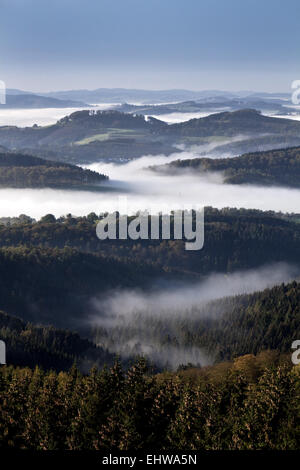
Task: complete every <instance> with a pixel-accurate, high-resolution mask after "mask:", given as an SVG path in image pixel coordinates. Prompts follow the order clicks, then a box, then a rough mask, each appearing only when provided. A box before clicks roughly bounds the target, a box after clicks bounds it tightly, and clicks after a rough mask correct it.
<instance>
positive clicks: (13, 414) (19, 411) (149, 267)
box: [0, 162, 300, 450]
mask: <svg viewBox="0 0 300 470" xmlns="http://www.w3.org/2000/svg"><path fill="white" fill-rule="evenodd" d="M29 163H30V162H29ZM101 217H103V214H100V215H96V214H94V213H91V214H89V215H88V216H86V217H77V218H76V217H73V216H72V215H71V214H69V215H67V216H65V217H60V218H58V219H56V218H55V217H54V216H53V215H52V214H48V215H46V216H44V217H43V218H42V219H41V220H40V221H38V222H36V221H35V220H33V219H31V218H30V217H27V216H25V215H23V216H20V217H19V218H5V219H2V220H1V221H0V222H2V225H0V240H1V247H0V273H1V283H0V309H1V310H3V312H1V313H0V338H1V339H3V340H5V342H6V344H7V350H8V364H9V365H8V366H1V368H0V398H1V400H0V414H1V420H0V446H1V447H2V448H3V449H21V448H22V449H31V450H33V449H43V450H53V449H70V450H76V449H78V450H80V449H84V450H88V449H91V450H105V449H110V450H113V449H115V450H133V449H141V450H143V449H151V448H158V449H162V450H166V449H178V450H188V449H190V450H193V449H197V450H200V449H206V450H209V449H211V450H217V449H219V450H220V449H222V450H224V449H249V450H250V449H252V450H253V449H295V448H297V446H298V442H299V416H298V414H299V396H300V394H299V387H300V382H299V370H298V369H299V367H293V366H292V363H291V359H290V355H291V349H290V348H291V343H292V342H293V341H294V340H295V339H297V337H298V336H299V334H300V330H299V325H300V317H299V315H300V311H299V305H300V302H299V300H300V299H299V298H300V287H299V286H300V284H299V283H298V282H291V283H289V284H286V285H284V284H282V285H280V286H277V287H273V288H271V289H267V290H265V291H263V292H257V293H254V294H249V295H242V296H236V297H226V298H224V299H220V300H215V301H212V302H209V303H206V304H199V305H198V306H197V305H195V306H194V307H192V308H191V309H181V310H179V309H176V308H174V309H173V312H172V316H171V317H170V316H167V317H166V316H165V317H164V316H163V315H161V316H160V315H159V314H158V315H157V313H159V312H156V315H151V312H149V313H150V314H147V315H143V314H142V313H141V312H139V311H138V309H137V311H136V313H135V315H134V316H133V317H132V318H131V321H127V322H123V323H122V322H120V323H119V324H116V323H115V322H114V318H113V317H111V318H110V316H109V315H110V313H109V311H107V312H106V319H107V320H108V324H105V323H103V324H94V323H91V322H90V317H89V315H90V314H91V313H93V305H92V304H91V299H92V298H94V297H95V296H97V299H98V302H99V304H98V307H99V305H100V307H99V311H100V312H101V306H102V304H101V302H102V301H103V299H104V297H105V295H106V294H107V293H110V292H115V291H116V292H121V291H122V289H136V288H137V287H139V288H140V289H141V290H143V291H147V289H148V288H149V286H151V284H152V283H153V282H156V281H157V280H158V279H159V280H160V281H161V282H165V281H169V280H171V281H172V282H174V281H177V280H181V279H184V280H186V281H188V282H191V283H193V282H194V281H196V280H201V279H203V278H205V276H207V275H208V274H210V273H212V272H221V273H222V272H223V273H230V272H235V271H236V270H243V269H249V268H251V267H253V268H257V267H260V266H261V265H263V264H267V263H274V262H276V261H283V262H288V263H292V264H294V265H296V266H297V265H298V266H299V260H300V251H299V249H300V248H299V247H300V244H299V238H300V224H299V214H290V215H288V214H281V213H274V212H261V211H258V210H245V209H239V210H238V209H228V208H227V209H223V210H217V209H213V208H207V209H206V215H205V217H206V233H205V236H206V240H205V245H204V248H203V250H200V251H199V252H194V253H192V254H191V253H189V252H187V251H185V249H184V241H180V240H172V239H171V240H169V241H167V240H149V241H148V240H140V241H138V242H133V241H132V240H123V241H122V242H121V241H120V240H115V241H114V240H107V241H100V240H99V239H98V238H97V237H96V224H97V222H98V220H99V219H100V218H101ZM103 306H104V308H105V303H103ZM4 312H6V313H4ZM146 313H147V312H146ZM109 322H110V323H109ZM51 325H53V326H51ZM75 331H78V332H79V334H78V333H75ZM137 334H138V338H139V342H140V343H142V342H143V340H144V339H145V338H146V339H147V341H148V342H150V343H151V344H152V345H153V347H155V348H156V350H157V352H158V353H159V352H160V351H166V350H168V349H167V348H168V347H171V348H172V347H174V348H175V349H176V350H177V349H178V350H179V349H180V348H198V349H199V350H201V351H204V352H205V354H206V355H209V356H210V357H211V362H212V363H214V365H211V366H204V365H203V364H201V363H195V362H194V363H191V364H187V362H186V361H185V362H183V363H182V365H181V366H180V365H179V367H178V369H177V370H176V368H174V367H172V368H170V367H168V364H166V365H163V364H162V363H161V362H159V361H158V362H155V361H153V360H152V358H151V361H152V362H151V364H150V366H149V367H148V366H146V363H145V359H140V361H139V362H136V360H137V357H138V356H141V349H140V348H139V344H138V342H136V341H131V340H132V339H134V338H136V337H137ZM122 344H127V345H130V344H131V348H129V347H128V348H127V352H126V354H125V355H123V356H122V354H121V357H120V361H121V362H122V364H123V367H124V370H122V368H121V366H120V364H119V362H116V363H115V365H113V366H112V364H113V362H114V356H115V354H116V353H118V351H119V352H120V351H121V353H122ZM144 355H145V354H143V356H144ZM146 356H147V355H146ZM132 361H135V362H134V365H133V366H132V367H130V365H129V364H130V362H132ZM228 361H229V362H228ZM74 362H76V363H77V365H78V368H77V367H76V366H75V365H74V366H73V367H72V368H71V369H70V367H71V365H72V364H73V363H74ZM104 364H107V365H108V367H110V368H107V367H104ZM35 365H38V366H39V367H36V368H34V366H35ZM93 365H96V366H98V368H99V369H100V370H99V371H97V370H96V369H95V368H94V369H91V367H92V366H93ZM201 366H202V367H201ZM20 367H21V368H20ZM90 369H91V370H90ZM165 369H168V370H165ZM169 369H173V372H171V371H170V370H169ZM68 370H69V371H68ZM89 370H90V372H89V373H87V372H88V371H89ZM174 370H175V371H174ZM187 424H188V425H187ZM157 429H160V432H159V433H157Z"/></svg>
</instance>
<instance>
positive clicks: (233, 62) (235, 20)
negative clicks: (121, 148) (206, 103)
mask: <svg viewBox="0 0 300 470" xmlns="http://www.w3.org/2000/svg"><path fill="white" fill-rule="evenodd" d="M299 19H300V2H299V0H285V1H284V2H283V1H282V0H263V1H262V0H243V1H241V0H51V1H49V0H0V22H1V23H0V80H4V81H5V82H6V86H7V87H8V88H20V89H24V90H34V91H44V92H45V91H54V90H67V89H82V88H87V89H95V88H102V87H104V88H114V87H123V88H144V89H171V88H185V89H192V90H203V89H221V90H254V91H270V92H276V91H283V92H288V91H289V90H290V86H291V82H292V81H293V80H296V79H300V46H299V45H300V28H299Z"/></svg>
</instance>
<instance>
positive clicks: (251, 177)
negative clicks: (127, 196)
mask: <svg viewBox="0 0 300 470" xmlns="http://www.w3.org/2000/svg"><path fill="white" fill-rule="evenodd" d="M153 169H154V170H157V171H167V172H169V173H171V174H172V173H178V172H180V171H182V170H192V171H193V174H194V172H195V171H196V172H197V173H199V174H200V175H201V174H205V173H208V172H214V173H215V172H221V173H222V175H223V177H224V183H229V184H243V183H244V184H245V183H247V184H249V183H250V184H261V185H280V186H291V187H296V188H299V187H300V147H292V148H287V149H277V150H269V151H265V152H256V153H247V154H245V155H241V156H239V157H235V158H217V159H213V158H194V159H187V160H176V161H173V162H171V163H169V164H167V165H163V166H158V167H154V168H153Z"/></svg>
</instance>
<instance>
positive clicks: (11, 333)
mask: <svg viewBox="0 0 300 470" xmlns="http://www.w3.org/2000/svg"><path fill="white" fill-rule="evenodd" d="M0 338H1V340H2V341H5V344H6V362H7V364H10V365H15V366H28V367H31V368H34V367H35V366H37V365H38V366H40V367H43V368H44V369H46V370H48V369H55V370H57V371H61V370H68V369H70V367H71V366H72V365H73V364H74V363H77V364H78V367H80V369H81V370H83V371H88V370H89V369H90V368H91V367H92V366H94V365H97V366H98V367H102V366H104V365H105V364H111V363H112V362H113V360H114V356H112V355H111V354H109V353H108V351H106V350H104V349H103V348H101V347H96V346H95V344H94V343H92V342H91V341H88V340H87V339H83V338H81V337H80V336H79V335H78V334H77V333H74V332H72V331H67V330H62V329H57V328H53V327H51V326H43V325H37V324H35V325H34V324H32V323H25V322H24V321H23V320H21V319H20V318H17V317H14V316H11V315H8V314H7V313H5V312H0Z"/></svg>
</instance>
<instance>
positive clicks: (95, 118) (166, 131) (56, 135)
mask: <svg viewBox="0 0 300 470" xmlns="http://www.w3.org/2000/svg"><path fill="white" fill-rule="evenodd" d="M266 135H268V136H269V138H270V139H272V138H274V137H275V138H277V139H278V138H281V139H282V141H285V142H286V145H288V142H289V140H288V139H289V138H290V139H292V140H293V139H295V138H299V135H300V122H297V121H293V120H288V119H277V118H271V117H267V116H263V115H261V114H260V113H259V112H258V111H255V110H251V109H248V110H239V111H234V112H224V113H219V114H213V115H210V116H208V117H205V118H200V119H191V120H189V121H186V122H182V123H179V124H172V125H167V124H166V123H164V122H163V121H160V120H158V119H154V118H151V117H150V118H148V119H147V120H146V119H145V117H144V116H140V115H135V114H126V113H121V112H119V111H115V110H114V111H98V112H95V111H77V112H75V113H72V114H71V115H70V116H66V117H64V118H63V119H61V120H59V121H58V122H57V123H56V124H54V125H51V126H46V127H39V126H33V127H28V128H18V127H14V126H3V127H1V128H0V145H2V146H5V147H7V148H9V149H18V150H20V149H22V150H23V149H27V152H29V153H34V154H36V155H39V156H41V157H45V158H48V159H54V160H55V159H56V160H63V161H67V162H68V161H69V162H74V163H79V162H80V163H83V162H86V163H87V162H92V161H97V160H100V159H103V158H104V159H105V158H109V159H114V158H134V157H138V156H141V155H145V154H160V153H164V154H170V153H172V152H178V151H179V150H178V147H176V145H178V144H182V145H184V146H187V147H188V146H190V145H195V144H203V143H207V142H212V141H214V140H218V139H219V141H220V143H222V139H226V138H227V139H228V138H232V137H234V136H243V138H245V137H246V136H248V137H249V138H253V137H254V136H255V138H263V137H265V136H266ZM241 145H242V143H241ZM247 145H248V144H247Z"/></svg>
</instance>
